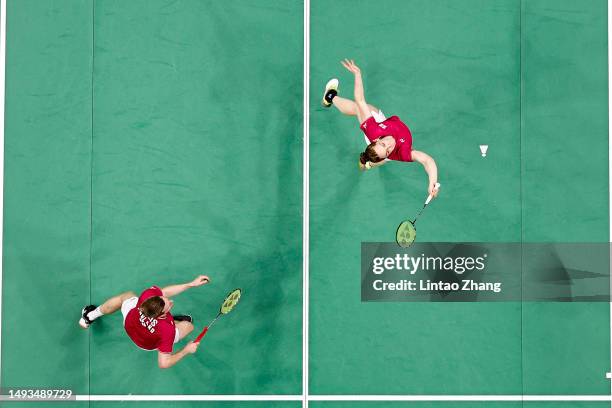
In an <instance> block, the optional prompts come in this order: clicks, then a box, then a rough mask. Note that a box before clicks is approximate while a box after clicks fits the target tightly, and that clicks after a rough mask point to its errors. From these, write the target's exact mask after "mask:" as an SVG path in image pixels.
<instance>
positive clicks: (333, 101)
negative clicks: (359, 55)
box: [323, 59, 438, 197]
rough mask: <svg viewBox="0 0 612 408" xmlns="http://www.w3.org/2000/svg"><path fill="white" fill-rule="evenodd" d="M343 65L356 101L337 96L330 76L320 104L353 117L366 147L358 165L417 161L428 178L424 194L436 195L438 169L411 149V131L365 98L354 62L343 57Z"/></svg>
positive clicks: (363, 167)
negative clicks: (351, 84) (350, 75)
mask: <svg viewBox="0 0 612 408" xmlns="http://www.w3.org/2000/svg"><path fill="white" fill-rule="evenodd" d="M342 65H343V66H344V67H345V68H346V69H347V70H349V71H350V72H352V73H353V75H354V76H355V100H354V101H352V100H350V99H346V98H342V97H340V96H338V80H337V79H332V80H330V81H329V82H328V83H327V85H326V86H325V93H324V95H323V106H325V107H330V106H332V105H334V106H335V107H336V108H338V110H339V111H340V112H342V113H344V114H345V115H349V116H356V117H357V119H358V120H359V124H360V128H361V131H362V132H363V133H364V134H365V136H366V140H367V143H368V146H367V147H366V149H365V151H364V152H363V153H361V155H360V156H359V168H361V169H362V170H369V169H371V168H373V167H377V166H381V165H383V164H385V162H387V161H388V160H397V161H402V162H413V161H416V162H419V163H421V164H422V165H423V167H424V168H425V172H426V173H427V176H428V178H429V184H428V188H427V193H428V194H431V195H432V196H434V197H435V196H436V195H437V194H438V190H437V188H436V187H435V185H436V183H437V182H438V168H437V166H436V162H435V161H434V159H433V158H432V157H431V156H429V155H428V154H427V153H423V152H421V151H418V150H413V149H412V134H411V133H410V129H408V126H406V124H404V122H402V121H401V120H400V118H398V117H397V116H391V117H390V118H386V117H385V116H384V115H383V113H382V112H381V111H380V110H378V109H377V108H375V107H374V106H372V105H368V104H367V103H366V100H365V94H364V90H363V81H362V79H361V70H360V69H359V67H358V66H357V65H355V62H354V61H352V60H348V59H345V60H344V61H342Z"/></svg>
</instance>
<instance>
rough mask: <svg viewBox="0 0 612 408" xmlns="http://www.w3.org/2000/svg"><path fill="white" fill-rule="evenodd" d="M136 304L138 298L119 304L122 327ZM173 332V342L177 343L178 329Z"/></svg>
mask: <svg viewBox="0 0 612 408" xmlns="http://www.w3.org/2000/svg"><path fill="white" fill-rule="evenodd" d="M137 304H138V298H137V297H136V296H133V297H131V298H129V299H126V300H124V301H123V303H122V304H121V314H122V315H123V325H124V326H125V318H126V317H127V314H128V313H129V311H130V310H132V309H133V308H135V307H136V305H137ZM174 330H175V332H174V342H175V343H178V341H179V339H180V333H179V330H178V328H175V329H174Z"/></svg>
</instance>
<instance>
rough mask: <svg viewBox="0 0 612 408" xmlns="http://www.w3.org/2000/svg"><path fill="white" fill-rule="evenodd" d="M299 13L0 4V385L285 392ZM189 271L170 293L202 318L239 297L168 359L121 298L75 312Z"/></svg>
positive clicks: (298, 221) (296, 8)
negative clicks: (0, 56)
mask: <svg viewBox="0 0 612 408" xmlns="http://www.w3.org/2000/svg"><path fill="white" fill-rule="evenodd" d="M302 10H303V7H302V5H301V4H299V3H297V2H295V3H290V4H289V3H286V2H284V1H273V0H271V1H258V2H257V3H253V2H250V1H247V0H240V1H229V2H223V3H221V2H218V1H205V2H203V1H195V0H193V1H182V2H169V1H130V2H124V1H118V0H117V1H109V0H98V1H95V2H94V1H76V0H73V1H71V0H63V1H54V2H39V1H10V2H9V3H8V12H7V17H8V25H9V27H8V34H7V37H8V40H7V41H8V49H7V78H6V82H7V93H6V117H7V121H6V134H5V143H6V144H5V146H6V147H5V154H6V158H5V164H6V170H5V180H6V184H5V201H4V203H5V204H4V205H5V207H4V211H5V212H4V214H5V217H4V221H5V229H4V282H3V283H4V287H3V292H4V296H3V308H2V311H3V321H2V324H3V338H2V346H3V347H2V386H4V387H28V386H30V387H32V386H37V387H67V388H71V389H72V390H73V391H74V392H75V393H77V394H87V393H91V394H188V393H192V394H195V393H197V394H300V393H301V382H302V372H301V367H302V352H301V350H302V338H301V333H302V320H301V316H302V299H301V293H302V284H301V283H302V268H301V265H302V253H301V247H302V243H301V235H302V234H301V228H302V217H301V212H302V197H301V196H302V193H301V192H302V175H301V173H302V150H303V143H302V142H303V136H302V100H303V96H302V89H303V85H302V83H303V81H302V78H303V70H302V67H303V63H302V59H303V29H302V21H303V14H302ZM277 21H284V22H285V23H286V24H287V26H281V25H278V24H276V22H277ZM287 27H292V28H291V29H287ZM92 69H93V71H92ZM278 95H283V98H282V100H281V99H280V98H279V96H278ZM200 273H204V274H208V275H210V276H211V279H212V283H211V284H210V285H209V286H204V287H202V288H196V289H192V290H190V291H187V292H186V293H184V294H181V295H179V296H178V297H177V298H176V303H175V307H174V311H175V312H176V313H191V314H192V315H193V316H194V318H195V322H196V326H197V327H198V329H201V328H202V327H203V326H204V325H205V324H206V323H207V322H208V321H209V320H211V319H212V318H213V317H214V316H215V315H216V314H217V312H218V308H219V305H220V303H221V301H222V300H223V298H224V297H225V295H226V294H227V292H229V291H230V290H231V289H233V288H235V287H241V288H242V289H243V298H242V301H241V303H240V305H239V309H237V310H236V311H235V312H234V313H232V314H231V315H228V316H227V317H224V318H223V319H221V320H220V321H219V322H218V323H217V324H216V326H215V328H214V329H213V330H211V331H210V333H209V335H208V336H207V338H206V341H204V342H203V343H202V346H201V347H200V349H199V351H198V353H197V354H196V355H195V356H188V357H186V358H185V359H184V360H183V361H181V362H180V363H179V365H178V366H177V367H176V368H174V369H170V370H166V371H163V370H160V369H158V367H157V355H156V353H146V352H143V351H140V350H138V349H137V348H136V347H135V345H134V344H132V343H131V341H130V340H129V338H128V337H127V336H126V335H125V333H124V330H123V328H122V323H121V315H120V314H115V315H112V316H108V317H104V318H102V319H101V320H100V321H98V322H96V324H95V325H93V326H92V328H91V329H90V330H89V331H88V332H86V331H83V330H81V329H80V328H79V326H78V324H77V321H78V317H79V313H80V309H81V308H82V307H83V305H85V304H88V303H89V301H90V300H91V302H94V303H100V302H102V301H104V300H105V299H106V298H108V297H110V296H112V295H115V294H117V293H120V292H123V291H126V290H132V291H136V292H140V291H142V290H143V289H145V288H146V287H148V286H150V285H153V284H157V285H160V286H163V285H168V284H173V283H182V282H186V281H190V280H192V279H193V278H194V277H195V276H196V275H197V274H200ZM182 345H183V344H179V345H178V347H182ZM260 405H261V404H260ZM219 406H221V405H219ZM232 406H233V405H232Z"/></svg>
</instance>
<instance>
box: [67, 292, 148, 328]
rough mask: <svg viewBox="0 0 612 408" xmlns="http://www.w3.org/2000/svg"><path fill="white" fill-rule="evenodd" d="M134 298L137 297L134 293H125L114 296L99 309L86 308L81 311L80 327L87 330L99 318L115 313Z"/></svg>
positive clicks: (91, 306) (90, 306) (93, 307)
mask: <svg viewBox="0 0 612 408" xmlns="http://www.w3.org/2000/svg"><path fill="white" fill-rule="evenodd" d="M132 297H136V294H135V293H134V292H131V291H129V292H123V293H121V294H119V295H117V296H113V297H112V298H110V299H108V300H107V301H106V302H104V303H102V304H101V305H100V306H98V307H96V306H95V305H89V306H85V307H84V308H83V310H82V311H81V319H80V320H79V325H80V326H81V327H82V328H84V329H87V328H88V327H89V325H91V322H93V321H94V320H96V319H97V318H98V317H101V316H103V315H107V314H111V313H115V312H116V311H117V310H119V309H121V305H122V304H123V302H125V301H126V300H128V299H129V298H132Z"/></svg>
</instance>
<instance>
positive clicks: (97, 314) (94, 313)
mask: <svg viewBox="0 0 612 408" xmlns="http://www.w3.org/2000/svg"><path fill="white" fill-rule="evenodd" d="M103 314H104V313H102V311H101V310H100V306H98V307H96V309H95V310H92V311H91V312H89V313H87V318H88V319H89V320H90V321H92V322H93V321H94V320H96V319H97V318H98V317H100V316H102V315H103Z"/></svg>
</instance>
